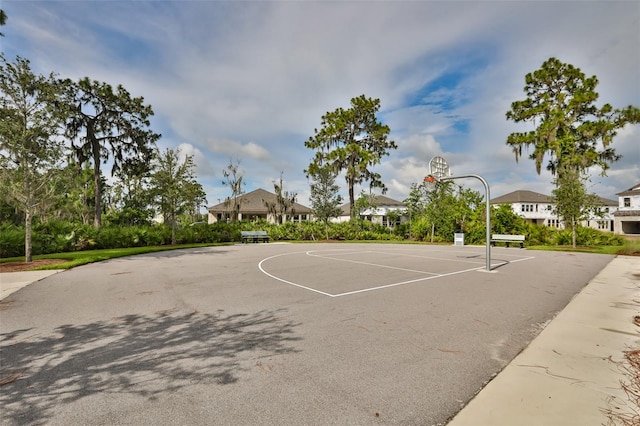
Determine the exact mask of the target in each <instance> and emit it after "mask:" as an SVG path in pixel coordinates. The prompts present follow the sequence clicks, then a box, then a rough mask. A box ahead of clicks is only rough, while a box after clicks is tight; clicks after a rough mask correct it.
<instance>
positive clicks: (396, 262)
mask: <svg viewBox="0 0 640 426" xmlns="http://www.w3.org/2000/svg"><path fill="white" fill-rule="evenodd" d="M512 252H513V253H512ZM531 259H534V256H530V255H528V254H527V253H526V252H520V253H517V252H515V251H513V250H511V251H502V252H501V254H500V258H498V259H493V261H492V263H491V269H492V271H494V272H496V271H497V270H498V268H500V267H504V266H506V265H509V264H512V263H516V262H522V261H527V260H531ZM485 264H486V257H485V252H484V249H483V248H482V247H458V248H451V247H442V248H440V247H438V246H420V248H419V249H416V247H415V246H414V247H412V246H394V245H388V246H378V247H376V248H373V247H371V248H368V247H367V246H366V245H364V246H362V245H359V246H358V248H356V247H354V248H349V246H348V245H347V248H336V249H325V250H307V251H301V252H293V253H284V254H277V255H274V256H270V257H267V258H265V259H263V260H261V261H260V262H259V264H258V268H259V269H260V270H261V271H262V272H263V273H264V274H265V275H267V276H269V277H271V278H273V279H275V280H278V281H281V282H283V283H285V284H288V285H292V286H295V287H299V288H302V289H305V290H308V291H312V292H316V293H318V294H322V295H324V296H328V297H343V296H349V295H353V294H357V293H364V292H369V291H376V290H383V289H388V288H391V287H397V286H402V285H419V284H421V283H422V284H426V283H427V281H431V280H437V279H439V278H443V277H448V276H452V275H459V274H468V273H474V272H478V271H485ZM291 265H298V266H297V267H296V268H291Z"/></svg>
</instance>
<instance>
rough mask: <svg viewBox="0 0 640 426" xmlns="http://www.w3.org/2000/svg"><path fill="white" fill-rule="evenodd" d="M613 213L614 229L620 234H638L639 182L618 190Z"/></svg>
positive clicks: (639, 222)
mask: <svg viewBox="0 0 640 426" xmlns="http://www.w3.org/2000/svg"><path fill="white" fill-rule="evenodd" d="M616 195H617V196H618V209H617V211H616V212H615V213H614V225H613V227H614V231H615V233H616V234H620V235H640V183H638V184H636V185H634V186H632V187H631V188H629V189H627V190H626V191H622V192H619V193H618V194H616Z"/></svg>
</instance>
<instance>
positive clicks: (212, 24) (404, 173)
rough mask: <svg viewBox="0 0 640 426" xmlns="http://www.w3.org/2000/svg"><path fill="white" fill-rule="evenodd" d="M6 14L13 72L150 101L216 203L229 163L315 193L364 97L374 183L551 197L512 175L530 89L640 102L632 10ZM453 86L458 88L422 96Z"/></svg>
mask: <svg viewBox="0 0 640 426" xmlns="http://www.w3.org/2000/svg"><path fill="white" fill-rule="evenodd" d="M578 6H579V7H578ZM3 9H5V10H6V12H7V14H8V16H9V20H8V21H7V25H6V26H5V27H3V32H4V33H5V34H6V37H4V38H3V40H2V41H3V50H4V51H5V52H6V53H7V54H8V56H9V57H10V56H11V55H15V54H18V53H19V54H20V55H22V56H25V57H28V58H29V59H31V60H32V63H33V66H34V68H35V69H36V70H37V71H39V72H42V73H48V72H50V71H56V72H58V73H60V74H61V76H63V77H71V78H79V77H83V76H90V77H91V78H94V79H97V80H101V81H106V82H109V83H111V84H113V85H116V84H119V83H122V84H123V85H124V86H125V87H126V88H127V89H128V90H129V91H130V92H131V93H132V94H133V95H134V96H141V95H142V96H144V97H145V102H147V103H150V104H151V105H152V106H153V109H154V111H155V113H156V115H155V116H154V117H153V126H154V130H156V131H159V132H161V133H162V134H163V138H162V139H161V142H160V144H164V145H166V146H182V147H183V148H184V150H185V152H187V151H188V152H189V153H190V155H194V159H195V161H196V164H197V165H198V169H197V172H198V174H199V176H202V178H203V179H204V181H203V184H204V185H205V188H206V190H207V194H209V201H210V203H213V202H215V201H216V200H217V198H221V194H224V193H225V188H221V186H220V183H219V181H218V180H216V179H215V176H216V174H217V175H218V176H219V174H220V171H221V170H222V169H223V168H224V166H225V165H226V164H228V162H229V159H230V158H231V157H233V158H237V159H239V160H240V161H241V165H242V168H243V169H244V170H245V171H246V180H247V182H248V183H247V185H248V187H247V190H252V189H255V188H256V187H258V186H261V187H263V188H265V189H268V190H271V189H272V185H271V181H272V180H273V179H276V178H278V177H279V174H280V172H284V176H285V179H286V180H287V183H288V185H290V190H291V191H295V192H298V193H299V194H306V193H308V182H307V180H306V178H305V177H304V174H303V170H304V169H305V168H306V167H307V165H308V162H309V160H310V159H311V157H312V152H311V151H310V150H308V149H307V148H305V147H304V141H305V140H306V139H307V138H308V137H309V136H311V135H312V134H313V129H314V128H316V127H319V126H320V121H321V116H322V115H323V114H324V113H325V112H327V111H331V110H334V109H336V108H338V107H347V106H348V103H349V100H350V99H351V98H352V97H354V96H358V95H360V94H363V93H364V94H366V95H367V96H370V97H374V98H379V99H380V100H381V105H382V110H381V111H380V117H383V120H384V121H385V123H387V124H389V125H390V127H391V129H392V133H391V135H390V136H391V138H392V139H394V140H395V141H396V142H397V144H398V150H396V151H393V152H391V153H390V155H389V156H388V157H385V158H384V159H383V163H382V164H381V165H379V166H378V168H377V170H378V171H380V173H381V174H382V176H383V179H384V181H385V183H386V184H387V186H388V187H389V194H388V195H389V196H392V197H393V198H396V199H400V200H401V199H404V198H406V196H407V193H405V192H406V190H407V188H410V185H411V183H412V182H414V181H416V179H419V178H420V176H422V175H423V174H424V173H425V171H426V167H427V164H428V161H429V159H430V158H431V157H433V156H435V155H442V156H445V158H447V160H448V161H449V163H450V164H451V166H452V169H453V170H454V172H456V173H479V174H482V175H483V176H485V175H486V177H487V179H488V180H489V181H490V183H491V185H492V193H494V194H496V195H501V194H502V193H506V192H511V191H513V190H516V189H531V190H538V192H547V193H548V192H549V190H550V188H551V185H550V181H551V179H550V176H548V175H547V174H546V173H545V172H543V173H542V175H541V176H538V175H536V173H535V170H534V166H533V163H532V162H531V161H530V160H528V159H527V158H526V156H525V158H523V159H521V161H520V163H516V162H515V159H514V156H513V153H512V152H511V151H510V149H509V148H508V147H507V146H506V145H505V141H506V137H507V135H508V134H509V133H511V132H513V131H516V130H518V129H521V128H522V126H520V125H518V124H515V123H510V122H507V120H506V119H505V112H506V111H507V110H508V109H509V106H510V104H511V102H513V101H515V100H519V99H523V98H524V96H525V94H524V92H523V91H522V88H523V86H524V76H525V74H526V73H528V72H531V71H534V70H535V69H537V68H539V67H540V65H541V64H542V62H543V61H544V60H546V59H548V58H549V57H551V56H556V57H558V58H559V59H560V60H562V61H565V62H569V63H573V64H574V65H576V66H578V67H580V68H581V69H582V70H583V72H585V73H586V74H587V75H593V74H595V75H597V76H598V78H599V81H600V86H599V87H598V89H599V92H600V95H601V97H600V100H601V101H602V102H610V103H611V104H613V105H614V106H617V107H621V106H625V105H627V104H630V103H634V102H635V103H637V101H638V99H640V65H639V64H640V53H639V51H638V49H637V35H638V30H637V28H638V23H639V21H640V10H639V9H638V7H637V5H635V4H633V2H624V1H621V2H616V1H609V2H580V3H579V4H577V3H575V2H542V3H541V2H472V1H469V2H206V1H203V2H180V1H163V2H157V1H149V2H145V1H137V2H50V1H30V2H19V1H6V2H5V3H4V4H3ZM453 74H456V75H457V76H458V77H457V79H456V81H454V82H451V84H450V85H443V86H441V87H436V88H435V90H433V91H431V92H427V91H425V88H427V87H429V85H430V84H433V83H434V82H437V81H441V80H440V79H442V78H444V80H446V78H447V76H451V75H453ZM409 101H411V103H409ZM425 102H426V104H425ZM461 123H463V124H464V125H461ZM637 132H638V130H637V126H636V127H634V128H630V129H624V130H622V131H621V132H620V134H619V136H618V138H617V139H616V141H615V142H614V145H615V146H616V148H617V149H618V152H619V153H621V154H623V158H622V160H621V161H620V162H618V163H616V164H614V165H613V167H612V169H611V170H610V171H609V173H608V175H609V177H608V178H601V179H599V180H598V182H599V183H597V184H594V187H596V188H598V191H603V192H602V193H601V195H603V196H607V197H612V196H613V194H614V192H612V191H615V192H619V191H620V190H623V189H626V188H628V187H630V186H631V185H633V184H634V183H637V182H639V181H640V175H639V174H638V169H637V165H638V164H640V159H639V158H638V151H639V149H638V147H637V139H638V136H637V135H638V133H637ZM191 153H192V154H191ZM634 166H635V168H634ZM594 181H595V179H594ZM338 182H339V183H340V184H341V185H344V183H343V181H338ZM249 185H251V187H249ZM470 185H472V184H471V183H470ZM343 192H345V193H346V188H344V191H343Z"/></svg>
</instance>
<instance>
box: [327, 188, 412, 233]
mask: <svg viewBox="0 0 640 426" xmlns="http://www.w3.org/2000/svg"><path fill="white" fill-rule="evenodd" d="M372 204H373V205H374V206H375V207H370V208H367V209H365V210H363V211H361V212H360V217H361V218H363V219H367V220H370V221H371V222H372V223H378V224H380V225H383V226H387V227H389V228H393V227H394V226H395V225H400V224H401V223H404V222H406V221H407V218H406V217H405V216H404V212H405V211H406V206H405V205H404V204H403V203H402V202H400V201H397V200H394V199H392V198H389V197H385V196H384V195H374V196H373V199H372ZM350 208H351V205H350V204H349V203H346V204H343V205H342V206H340V209H341V210H342V214H341V215H340V216H339V217H338V218H336V219H335V220H334V222H347V221H349V219H351V212H350Z"/></svg>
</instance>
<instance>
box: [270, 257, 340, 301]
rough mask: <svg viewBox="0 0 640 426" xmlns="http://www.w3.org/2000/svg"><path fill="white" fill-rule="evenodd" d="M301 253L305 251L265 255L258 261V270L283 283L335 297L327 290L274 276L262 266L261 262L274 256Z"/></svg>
mask: <svg viewBox="0 0 640 426" xmlns="http://www.w3.org/2000/svg"><path fill="white" fill-rule="evenodd" d="M301 253H305V252H304V251H297V252H294V253H281V254H276V255H275V256H269V257H266V258H264V259H262V260H261V261H260V263H258V269H260V271H261V272H262V273H263V274H265V275H267V276H269V277H271V278H273V279H274V280H278V281H280V282H283V283H285V284H289V285H292V286H294V287H299V288H303V289H305V290H309V291H313V292H314V293H318V294H322V295H324V296H329V297H335V295H333V294H331V293H327V292H324V291H321V290H317V289H315V288H312V287H307V286H304V285H302V284H298V283H294V282H292V281H287V280H285V279H283V278H280V277H276V276H275V275H273V274H270V273H268V272H267V271H265V270H264V268H263V267H262V264H263V263H264V262H266V261H268V260H271V259H275V258H276V257H281V256H288V255H290V254H301Z"/></svg>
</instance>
